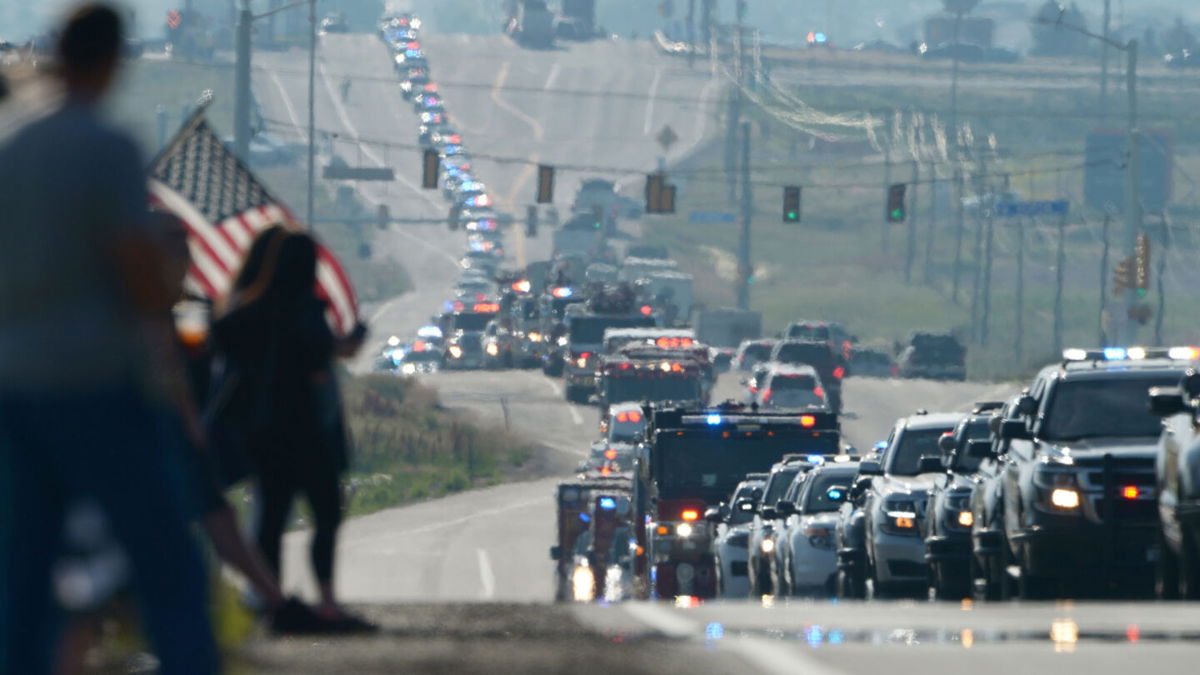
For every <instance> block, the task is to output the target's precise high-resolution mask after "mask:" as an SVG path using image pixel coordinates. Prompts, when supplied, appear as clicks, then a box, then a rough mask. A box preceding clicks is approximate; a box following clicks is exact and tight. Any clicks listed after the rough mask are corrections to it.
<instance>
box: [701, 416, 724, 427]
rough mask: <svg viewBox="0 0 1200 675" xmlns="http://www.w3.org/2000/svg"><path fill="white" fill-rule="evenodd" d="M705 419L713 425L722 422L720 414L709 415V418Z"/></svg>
mask: <svg viewBox="0 0 1200 675" xmlns="http://www.w3.org/2000/svg"><path fill="white" fill-rule="evenodd" d="M704 421H705V422H708V423H709V424H710V425H712V426H716V425H718V424H720V423H721V416H720V415H709V416H708V417H707V418H705V420H704Z"/></svg>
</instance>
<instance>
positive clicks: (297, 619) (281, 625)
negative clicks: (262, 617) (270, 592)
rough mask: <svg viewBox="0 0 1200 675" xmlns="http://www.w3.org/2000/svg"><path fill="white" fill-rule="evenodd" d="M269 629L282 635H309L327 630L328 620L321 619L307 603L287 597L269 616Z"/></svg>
mask: <svg viewBox="0 0 1200 675" xmlns="http://www.w3.org/2000/svg"><path fill="white" fill-rule="evenodd" d="M271 630H272V631H273V632H275V633H279V634H282V635H311V634H316V633H327V632H329V621H326V620H325V619H322V618H321V617H320V616H318V615H317V613H316V612H314V611H313V610H312V608H310V607H309V606H308V605H306V604H304V603H303V602H300V601H299V600H298V599H296V598H288V599H287V602H285V603H284V604H283V606H282V607H280V608H279V609H278V610H276V612H275V614H274V615H273V616H272V617H271Z"/></svg>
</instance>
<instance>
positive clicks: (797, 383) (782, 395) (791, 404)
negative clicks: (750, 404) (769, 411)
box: [762, 375, 825, 408]
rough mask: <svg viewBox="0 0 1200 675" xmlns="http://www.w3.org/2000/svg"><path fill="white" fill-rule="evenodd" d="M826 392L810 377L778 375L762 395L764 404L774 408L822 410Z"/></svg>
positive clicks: (772, 379)
mask: <svg viewBox="0 0 1200 675" xmlns="http://www.w3.org/2000/svg"><path fill="white" fill-rule="evenodd" d="M823 394H824V392H822V391H820V390H819V387H818V386H817V382H816V380H815V379H814V378H813V377H811V376H809V375H776V376H775V377H772V378H771V380H770V382H768V384H767V389H766V390H765V391H763V393H762V404H763V405H765V406H769V407H772V408H820V407H823V406H824V405H825V398H824V395H823Z"/></svg>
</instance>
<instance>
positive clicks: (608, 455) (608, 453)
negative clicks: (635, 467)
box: [604, 448, 617, 460]
mask: <svg viewBox="0 0 1200 675" xmlns="http://www.w3.org/2000/svg"><path fill="white" fill-rule="evenodd" d="M616 458H617V451H616V450H613V449H612V448H609V449H607V450H605V451H604V459H607V460H614V459H616Z"/></svg>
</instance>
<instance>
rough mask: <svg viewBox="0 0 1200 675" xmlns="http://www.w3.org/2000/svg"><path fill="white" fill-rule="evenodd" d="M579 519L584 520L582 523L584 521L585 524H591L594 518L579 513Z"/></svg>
mask: <svg viewBox="0 0 1200 675" xmlns="http://www.w3.org/2000/svg"><path fill="white" fill-rule="evenodd" d="M579 519H580V520H582V521H583V522H585V523H590V522H592V517H591V516H589V515H588V514H586V513H583V512H582V511H580V512H579Z"/></svg>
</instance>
